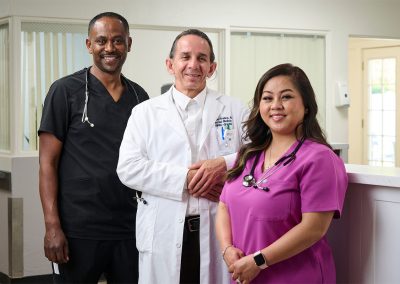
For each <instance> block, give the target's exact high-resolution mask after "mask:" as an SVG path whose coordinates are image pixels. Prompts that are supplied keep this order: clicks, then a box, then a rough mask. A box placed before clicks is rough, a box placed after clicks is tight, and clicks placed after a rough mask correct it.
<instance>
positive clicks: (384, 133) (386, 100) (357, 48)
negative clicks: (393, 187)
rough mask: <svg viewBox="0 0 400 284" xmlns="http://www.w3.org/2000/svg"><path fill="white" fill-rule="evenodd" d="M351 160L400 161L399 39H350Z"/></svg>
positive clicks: (388, 163) (367, 162)
mask: <svg viewBox="0 0 400 284" xmlns="http://www.w3.org/2000/svg"><path fill="white" fill-rule="evenodd" d="M348 70H349V93H350V95H351V106H350V108H349V163H352V164H365V165H372V166H388V167H394V166H398V165H399V164H400V163H399V161H400V151H399V150H400V143H399V142H396V141H397V140H398V139H396V137H399V135H400V131H399V130H400V125H399V123H397V122H398V121H399V117H400V97H399V95H400V40H388V39H367V38H350V40H349V65H348Z"/></svg>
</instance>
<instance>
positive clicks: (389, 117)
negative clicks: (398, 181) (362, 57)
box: [368, 58, 396, 166]
mask: <svg viewBox="0 0 400 284" xmlns="http://www.w3.org/2000/svg"><path fill="white" fill-rule="evenodd" d="M368 68H369V69H368V80H369V82H368V84H369V96H368V100H369V111H368V135H369V136H368V137H369V154H368V161H369V164H370V165H375V166H382V165H385V166H394V165H395V160H396V152H395V149H396V145H395V144H396V87H395V86H396V59H395V58H384V59H373V60H369V61H368Z"/></svg>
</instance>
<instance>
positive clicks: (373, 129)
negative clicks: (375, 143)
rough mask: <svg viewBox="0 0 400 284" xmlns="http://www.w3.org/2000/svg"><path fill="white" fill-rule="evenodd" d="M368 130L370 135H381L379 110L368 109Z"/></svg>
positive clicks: (380, 113) (380, 114)
mask: <svg viewBox="0 0 400 284" xmlns="http://www.w3.org/2000/svg"><path fill="white" fill-rule="evenodd" d="M368 122H369V125H368V126H369V131H368V133H369V134H370V135H382V112H381V111H375V110H372V111H369V119H368Z"/></svg>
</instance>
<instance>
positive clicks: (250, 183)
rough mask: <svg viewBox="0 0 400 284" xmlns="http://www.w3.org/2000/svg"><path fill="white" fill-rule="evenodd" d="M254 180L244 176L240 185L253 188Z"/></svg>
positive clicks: (249, 176)
mask: <svg viewBox="0 0 400 284" xmlns="http://www.w3.org/2000/svg"><path fill="white" fill-rule="evenodd" d="M255 181H256V180H255V178H254V176H253V175H245V176H244V177H243V182H242V184H243V185H244V186H245V187H251V186H253V184H254V183H255Z"/></svg>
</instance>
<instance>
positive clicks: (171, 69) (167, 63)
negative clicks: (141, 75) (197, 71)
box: [165, 58, 175, 75]
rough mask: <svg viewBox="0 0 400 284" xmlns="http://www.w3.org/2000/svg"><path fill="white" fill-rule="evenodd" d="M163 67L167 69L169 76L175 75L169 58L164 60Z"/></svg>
mask: <svg viewBox="0 0 400 284" xmlns="http://www.w3.org/2000/svg"><path fill="white" fill-rule="evenodd" d="M165 65H166V67H167V71H168V73H169V74H171V75H175V72H174V68H173V62H172V59H171V58H167V59H165Z"/></svg>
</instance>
